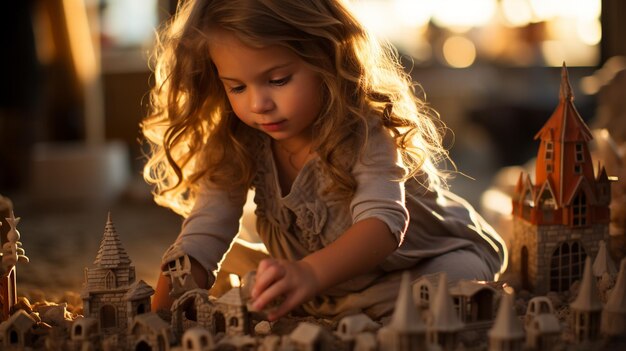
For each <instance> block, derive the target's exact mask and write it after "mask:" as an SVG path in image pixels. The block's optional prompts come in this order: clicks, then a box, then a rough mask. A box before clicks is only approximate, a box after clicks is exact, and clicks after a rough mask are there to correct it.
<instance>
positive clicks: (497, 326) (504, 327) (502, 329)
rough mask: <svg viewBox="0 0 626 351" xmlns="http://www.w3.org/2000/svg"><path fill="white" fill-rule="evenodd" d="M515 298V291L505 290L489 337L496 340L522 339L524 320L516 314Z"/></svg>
mask: <svg viewBox="0 0 626 351" xmlns="http://www.w3.org/2000/svg"><path fill="white" fill-rule="evenodd" d="M514 300H515V298H514V295H513V293H511V294H508V293H506V292H505V293H504V294H502V297H501V299H500V307H499V308H498V314H497V315H496V319H495V320H494V322H493V327H492V328H491V329H489V331H488V332H487V334H488V335H489V338H491V339H496V340H516V339H519V340H521V339H523V338H524V328H523V327H522V322H521V321H520V320H519V318H517V316H516V315H515V311H514V308H513V303H514Z"/></svg>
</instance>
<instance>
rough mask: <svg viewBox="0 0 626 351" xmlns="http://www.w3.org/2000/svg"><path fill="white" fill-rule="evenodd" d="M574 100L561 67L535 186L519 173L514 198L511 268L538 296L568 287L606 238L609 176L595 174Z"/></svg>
mask: <svg viewBox="0 0 626 351" xmlns="http://www.w3.org/2000/svg"><path fill="white" fill-rule="evenodd" d="M573 100H574V97H573V94H572V89H571V86H570V83H569V79H568V75H567V69H566V68H565V65H563V69H562V71H561V92H560V101H559V104H558V106H557V108H556V110H555V111H554V113H553V114H552V116H551V117H550V119H549V120H548V121H547V122H546V124H545V125H544V126H543V128H541V130H540V131H539V133H537V135H536V136H535V139H539V140H540V145H539V152H538V153H537V162H536V170H535V180H534V181H535V183H534V184H533V181H532V180H531V178H530V176H529V175H528V174H521V175H520V178H519V180H518V183H517V186H516V187H515V193H514V195H513V234H514V235H513V243H512V249H511V265H512V269H513V270H514V272H515V273H516V274H518V275H519V277H520V280H521V284H522V287H523V288H528V289H532V290H534V291H535V292H536V293H539V294H545V293H547V292H548V291H557V292H561V291H565V290H567V289H569V288H570V286H571V284H572V283H573V282H574V281H576V280H579V279H580V277H581V275H582V269H583V264H584V262H585V257H587V256H591V257H593V256H595V255H596V253H597V252H598V243H599V242H600V240H608V234H609V232H608V225H609V219H610V216H609V203H610V201H611V196H610V183H609V178H608V176H607V174H606V171H605V169H604V167H602V168H601V169H600V170H599V171H598V175H597V177H596V176H594V170H593V164H592V160H591V156H590V153H589V147H588V142H589V141H590V140H591V139H592V136H591V132H590V131H589V128H587V125H585V123H584V122H583V120H582V119H581V117H580V115H579V114H578V112H577V111H576V108H575V107H574V104H573Z"/></svg>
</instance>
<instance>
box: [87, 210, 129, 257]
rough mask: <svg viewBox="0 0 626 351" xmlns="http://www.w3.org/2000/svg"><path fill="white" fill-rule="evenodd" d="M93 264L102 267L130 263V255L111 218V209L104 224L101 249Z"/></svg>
mask: <svg viewBox="0 0 626 351" xmlns="http://www.w3.org/2000/svg"><path fill="white" fill-rule="evenodd" d="M93 264H94V265H96V266H97V267H101V268H117V267H127V266H129V265H130V257H128V254H127V253H126V250H124V247H123V246H122V242H121V241H120V238H119V236H118V235H117V230H115V226H114V225H113V221H112V220H111V212H110V211H109V214H108V216H107V223H106V225H105V226H104V235H103V236H102V241H101V242H100V249H99V250H98V255H97V256H96V260H95V261H94V262H93Z"/></svg>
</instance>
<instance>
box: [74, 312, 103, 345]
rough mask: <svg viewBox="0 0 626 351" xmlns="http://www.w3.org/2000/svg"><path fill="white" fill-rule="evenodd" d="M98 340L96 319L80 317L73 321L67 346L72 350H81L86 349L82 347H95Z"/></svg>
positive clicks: (98, 333)
mask: <svg viewBox="0 0 626 351" xmlns="http://www.w3.org/2000/svg"><path fill="white" fill-rule="evenodd" d="M99 340H100V332H99V330H98V320H97V319H95V318H85V317H80V318H77V319H76V320H74V323H72V328H71V330H70V341H69V345H68V346H70V348H71V349H72V350H82V349H83V348H87V347H88V346H84V345H90V346H91V345H96V344H97V343H98V342H99Z"/></svg>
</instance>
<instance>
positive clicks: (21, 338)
mask: <svg viewBox="0 0 626 351" xmlns="http://www.w3.org/2000/svg"><path fill="white" fill-rule="evenodd" d="M35 324H36V321H35V320H34V319H33V317H31V316H30V315H29V314H28V313H26V312H25V311H24V310H19V311H17V312H15V313H13V314H12V315H11V317H9V319H7V320H6V321H4V322H2V323H0V345H1V346H2V347H0V349H2V350H24V349H25V348H26V347H27V346H32V345H31V344H32V343H31V342H32V339H33V331H32V327H33V326H34V325H35Z"/></svg>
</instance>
